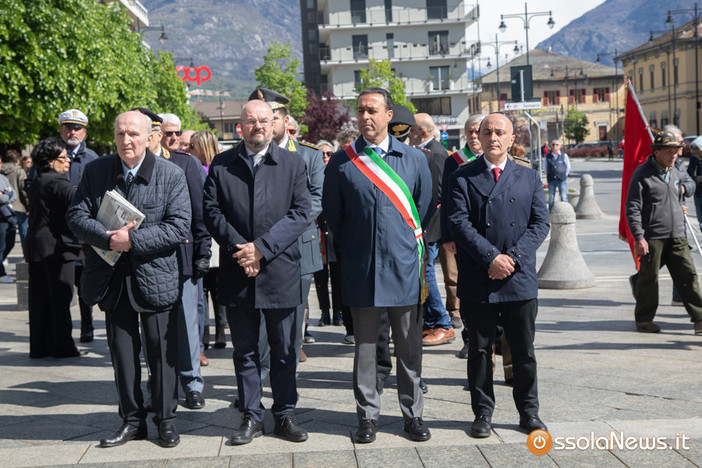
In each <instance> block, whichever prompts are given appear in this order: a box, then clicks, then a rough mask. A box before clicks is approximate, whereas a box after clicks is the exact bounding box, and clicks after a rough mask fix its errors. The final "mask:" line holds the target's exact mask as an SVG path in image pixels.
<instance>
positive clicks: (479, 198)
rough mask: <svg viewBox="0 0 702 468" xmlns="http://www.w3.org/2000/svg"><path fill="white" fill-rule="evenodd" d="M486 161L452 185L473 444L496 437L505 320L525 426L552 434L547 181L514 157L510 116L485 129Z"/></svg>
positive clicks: (488, 122) (491, 119)
mask: <svg viewBox="0 0 702 468" xmlns="http://www.w3.org/2000/svg"><path fill="white" fill-rule="evenodd" d="M479 138H480V143H481V146H482V149H483V152H484V153H483V154H484V157H483V158H479V159H477V160H476V161H475V162H473V163H472V164H468V165H466V166H463V167H461V168H459V169H458V170H456V171H455V172H454V173H453V174H451V177H450V179H449V193H448V211H447V213H448V228H449V230H450V232H451V236H452V238H453V240H454V241H455V242H456V245H457V247H458V259H457V263H458V296H459V297H460V299H461V303H463V304H465V305H466V307H465V310H466V313H467V318H468V323H467V327H468V330H469V341H468V385H469V388H470V396H471V405H472V408H473V413H474V414H475V420H474V422H473V424H472V426H471V431H470V434H471V436H472V437H488V436H490V431H491V429H492V412H493V410H494V408H495V394H494V391H493V388H492V345H493V343H494V341H495V326H496V325H497V320H498V318H499V316H500V315H501V316H502V325H503V327H504V332H505V334H506V336H507V342H508V343H509V344H510V346H511V348H512V358H513V362H514V391H513V393H512V394H513V396H514V402H515V404H516V406H517V410H519V425H520V426H521V427H522V428H524V429H526V430H527V431H529V432H531V431H533V430H536V429H546V426H545V425H544V423H543V422H541V420H540V419H539V415H538V411H539V398H538V394H537V379H536V356H535V355H534V328H535V321H536V312H537V308H538V305H537V299H536V298H537V295H538V286H537V277H536V250H537V249H538V248H539V245H541V243H542V242H543V240H544V239H545V238H546V235H547V234H548V231H549V227H550V225H549V215H548V210H547V208H546V203H545V201H544V194H543V188H542V184H541V179H540V178H539V174H538V173H537V172H536V171H534V170H532V169H528V168H526V167H523V166H518V165H517V164H516V163H514V162H513V161H511V160H510V159H509V158H508V157H507V152H508V151H509V148H510V146H511V145H512V143H514V133H513V128H512V123H511V122H510V120H509V119H508V118H507V117H505V116H504V115H502V114H492V115H489V116H488V117H486V118H485V119H484V120H483V121H482V123H481V125H480V136H479Z"/></svg>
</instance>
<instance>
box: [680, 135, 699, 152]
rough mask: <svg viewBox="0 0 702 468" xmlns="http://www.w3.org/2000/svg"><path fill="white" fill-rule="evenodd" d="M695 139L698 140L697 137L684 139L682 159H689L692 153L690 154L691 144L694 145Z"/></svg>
mask: <svg viewBox="0 0 702 468" xmlns="http://www.w3.org/2000/svg"><path fill="white" fill-rule="evenodd" d="M695 138H697V135H694V136H686V137H685V138H683V152H682V157H683V158H689V157H690V155H691V153H690V143H692V142H693V141H694V140H695Z"/></svg>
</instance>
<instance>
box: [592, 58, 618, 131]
mask: <svg viewBox="0 0 702 468" xmlns="http://www.w3.org/2000/svg"><path fill="white" fill-rule="evenodd" d="M607 56H611V57H612V60H614V86H612V90H613V91H614V100H615V102H616V104H615V106H616V107H615V109H616V113H617V140H621V135H620V133H619V132H620V129H619V88H618V86H619V68H618V67H619V64H618V62H619V55H618V54H617V48H616V47H615V48H614V52H600V53H599V54H597V58H596V59H595V63H600V57H607ZM609 105H610V107H611V106H612V101H611V100H610V102H609Z"/></svg>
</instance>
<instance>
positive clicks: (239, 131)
mask: <svg viewBox="0 0 702 468" xmlns="http://www.w3.org/2000/svg"><path fill="white" fill-rule="evenodd" d="M236 134H237V135H239V138H241V124H240V123H238V124H236Z"/></svg>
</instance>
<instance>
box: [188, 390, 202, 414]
mask: <svg viewBox="0 0 702 468" xmlns="http://www.w3.org/2000/svg"><path fill="white" fill-rule="evenodd" d="M185 407H186V408H188V409H195V410H198V409H202V408H204V407H205V398H204V397H203V396H202V393H200V392H195V391H193V392H188V393H187V394H186V395H185Z"/></svg>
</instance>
